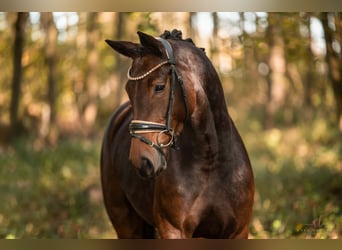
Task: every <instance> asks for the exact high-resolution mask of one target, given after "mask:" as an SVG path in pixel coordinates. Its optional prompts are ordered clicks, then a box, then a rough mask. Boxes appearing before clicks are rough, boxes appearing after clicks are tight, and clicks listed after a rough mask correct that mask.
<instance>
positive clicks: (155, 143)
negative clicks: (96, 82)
mask: <svg viewBox="0 0 342 250" xmlns="http://www.w3.org/2000/svg"><path fill="white" fill-rule="evenodd" d="M139 36H140V41H141V45H138V44H133V43H130V42H113V41H107V42H108V43H109V45H110V46H111V47H112V48H114V49H115V50H116V51H118V52H120V53H121V54H124V55H126V56H129V57H131V58H132V59H133V63H132V67H131V69H130V70H129V75H130V76H133V77H129V79H130V80H129V81H128V82H127V84H126V91H127V93H128V96H129V99H130V102H131V105H132V110H133V121H136V123H135V125H136V126H139V122H140V123H143V124H145V125H146V124H147V125H148V124H149V123H151V124H154V125H155V124H161V125H165V124H166V123H167V118H168V115H169V116H170V121H171V122H170V127H171V128H172V133H174V136H175V137H176V136H178V135H179V134H180V133H181V131H182V130H183V123H184V120H185V116H186V111H185V109H184V102H183V100H182V95H181V93H180V89H179V87H178V86H175V88H174V101H173V105H172V113H171V114H168V108H169V105H170V102H169V101H170V98H171V95H170V91H171V75H170V65H169V64H166V63H165V64H162V63H163V62H165V59H166V58H165V55H164V51H163V46H162V45H161V44H160V42H159V41H158V40H156V39H155V38H153V37H150V36H149V35H146V34H143V33H139ZM159 64H162V65H160V66H159V67H158V68H157V69H155V70H153V72H150V70H151V69H153V68H154V67H156V66H157V65H159ZM149 72H150V73H149ZM145 75H146V76H145ZM134 76H138V77H134ZM140 76H141V77H140ZM132 78H139V79H132ZM163 131H164V129H163V128H162V129H157V130H153V129H149V128H147V129H140V130H136V131H133V134H132V131H131V134H132V140H131V148H130V154H129V159H130V161H131V163H132V164H133V166H134V167H135V168H136V169H137V170H138V173H139V174H140V175H141V176H142V177H145V178H152V177H155V176H157V175H158V174H159V173H161V172H162V171H163V170H165V169H166V167H167V163H166V162H167V160H166V158H167V157H168V152H169V150H170V146H163V145H169V144H170V145H171V144H172V142H173V141H172V139H173V137H172V134H171V133H170V132H165V131H164V132H163ZM133 135H134V136H133ZM141 137H143V139H141Z"/></svg>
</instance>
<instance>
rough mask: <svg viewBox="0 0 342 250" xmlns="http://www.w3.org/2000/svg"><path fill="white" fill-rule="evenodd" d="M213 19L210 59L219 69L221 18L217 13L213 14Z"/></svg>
mask: <svg viewBox="0 0 342 250" xmlns="http://www.w3.org/2000/svg"><path fill="white" fill-rule="evenodd" d="M211 18H212V22H213V32H212V37H211V40H210V58H211V61H212V62H213V64H214V66H215V68H219V54H220V51H219V50H220V43H219V37H218V32H219V18H218V15H217V12H212V13H211Z"/></svg>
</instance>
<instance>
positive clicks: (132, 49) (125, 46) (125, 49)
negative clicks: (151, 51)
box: [105, 39, 140, 59]
mask: <svg viewBox="0 0 342 250" xmlns="http://www.w3.org/2000/svg"><path fill="white" fill-rule="evenodd" d="M105 41H106V43H107V44H108V45H109V46H110V47H112V48H113V49H114V50H115V51H117V52H118V53H120V54H122V55H124V56H127V57H130V58H132V59H134V58H136V57H137V56H139V55H140V52H139V47H140V45H139V44H137V43H132V42H126V41H112V40H108V39H107V40H105Z"/></svg>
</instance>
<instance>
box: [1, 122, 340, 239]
mask: <svg viewBox="0 0 342 250" xmlns="http://www.w3.org/2000/svg"><path fill="white" fill-rule="evenodd" d="M238 127H239V126H238ZM246 131H247V132H241V134H242V136H243V139H244V141H245V143H246V146H247V149H248V151H249V154H250V158H251V161H252V164H253V168H254V173H255V181H256V195H255V206H254V218H253V220H252V223H251V226H250V229H251V230H250V237H251V238H341V236H342V211H341V207H342V200H341V197H342V182H341V180H342V178H341V177H342V176H341V173H342V159H341V155H342V140H341V139H340V135H339V134H338V132H337V131H333V130H331V129H330V128H329V126H328V125H326V124H325V122H324V121H323V120H321V121H320V120H317V121H315V122H314V123H313V124H310V125H307V124H303V125H299V126H297V127H286V128H274V129H271V130H261V129H258V128H257V127H255V128H253V126H251V128H248V129H246ZM99 150H100V139H69V140H66V139H64V140H61V141H60V142H59V143H58V145H57V146H55V147H46V146H44V145H43V144H40V143H39V141H36V140H35V139H33V138H17V139H16V140H15V141H14V143H13V144H12V145H11V146H10V147H6V148H0V173H1V179H0V197H1V198H2V202H1V203H2V205H1V206H0V238H114V237H115V232H114V231H113V229H112V227H111V225H110V223H109V219H108V217H107V215H106V213H105V210H104V205H103V202H102V194H101V186H100V175H99Z"/></svg>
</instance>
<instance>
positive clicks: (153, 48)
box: [138, 31, 163, 57]
mask: <svg viewBox="0 0 342 250" xmlns="http://www.w3.org/2000/svg"><path fill="white" fill-rule="evenodd" d="M138 35H139V40H140V43H141V45H142V46H143V48H144V49H145V50H146V51H147V52H148V53H151V54H154V55H156V56H158V57H162V56H163V45H162V44H161V42H159V41H158V40H157V39H156V38H154V37H153V36H150V35H148V34H145V33H143V32H140V31H138Z"/></svg>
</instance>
